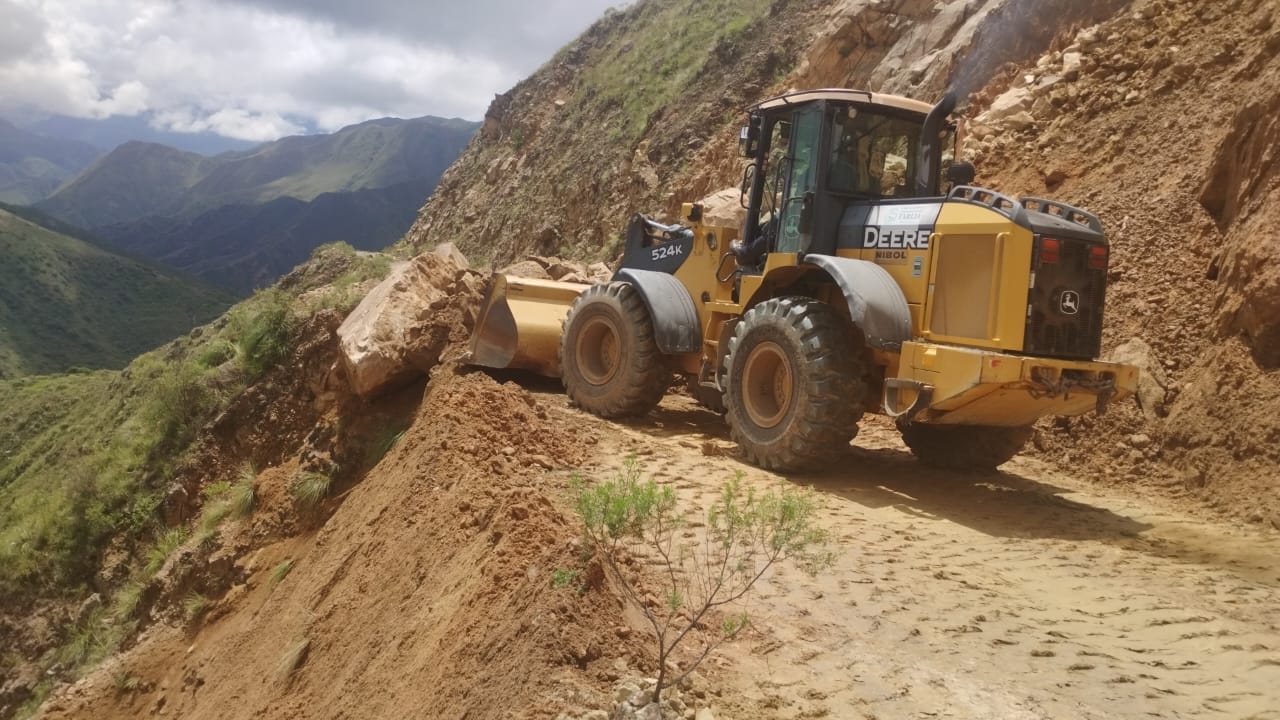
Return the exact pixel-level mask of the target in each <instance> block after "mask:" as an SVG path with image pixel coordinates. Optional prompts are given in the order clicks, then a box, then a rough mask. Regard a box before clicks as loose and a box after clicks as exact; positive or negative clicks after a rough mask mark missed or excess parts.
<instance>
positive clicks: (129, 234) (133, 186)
mask: <svg viewBox="0 0 1280 720" xmlns="http://www.w3.org/2000/svg"><path fill="white" fill-rule="evenodd" d="M478 127H479V123H473V122H467V121H464V120H457V119H452V120H446V119H441V118H435V117H422V118H416V119H413V120H398V119H393V118H384V119H380V120H371V121H368V122H364V123H360V124H358V125H352V126H350V127H347V128H343V129H342V130H340V131H338V132H336V133H333V134H331V135H312V136H298V137H288V138H283V139H281V140H278V141H275V142H271V143H266V144H264V145H261V146H259V147H257V148H254V149H252V150H246V151H242V152H234V153H224V154H222V155H219V156H217V157H213V158H209V157H204V156H202V155H197V154H194V153H187V152H183V151H180V150H176V149H174V148H171V147H167V146H164V145H156V144H154V143H141V142H131V143H125V144H124V145H121V146H120V147H118V148H116V149H115V150H114V151H112V152H111V153H109V154H108V155H106V156H104V157H103V158H101V159H100V160H98V162H96V163H94V164H93V166H92V167H90V168H89V169H88V170H86V171H85V172H84V173H83V174H82V175H80V176H79V177H77V178H76V179H75V180H73V181H71V182H69V183H67V184H66V185H65V186H64V187H63V188H62V189H61V190H59V191H58V192H57V193H56V194H55V195H53V196H52V197H50V198H48V199H46V200H44V201H42V202H40V203H38V205H37V207H38V208H39V209H40V210H41V211H43V212H46V213H48V214H50V215H53V216H55V217H58V218H61V219H63V220H65V221H67V222H71V223H74V224H76V225H80V226H82V227H86V228H89V229H91V230H92V231H93V232H94V233H95V235H98V236H100V237H102V238H103V239H104V240H106V241H108V242H109V243H111V244H112V245H114V246H116V247H119V248H122V249H125V250H127V251H129V252H134V253H138V254H141V255H143V256H145V257H148V258H151V259H153V260H156V261H159V262H162V263H165V264H167V265H169V266H170V267H174V268H177V269H180V270H183V271H186V272H191V273H194V274H196V275H198V276H199V277H202V278H205V279H206V280H209V281H210V282H215V283H218V284H220V285H222V286H223V287H227V288H231V289H234V290H236V291H239V292H245V291H248V290H251V289H253V288H254V287H259V286H262V285H264V284H270V282H271V281H273V280H274V279H275V278H277V277H279V276H280V275H281V274H283V273H284V272H287V271H288V270H289V269H291V268H292V267H293V266H294V265H295V264H297V263H298V262H301V261H302V260H304V259H306V257H307V256H308V255H309V254H310V252H311V250H312V249H314V248H315V247H316V246H318V245H321V244H324V243H326V242H331V241H337V240H343V241H346V242H348V243H350V244H351V245H352V246H354V247H356V248H360V249H377V248H382V247H386V246H387V245H388V244H390V243H392V242H395V241H396V240H397V239H399V238H400V236H401V235H403V234H404V231H405V230H407V229H408V228H409V227H410V225H412V223H413V220H414V217H415V216H416V213H417V210H418V207H419V206H420V205H421V204H422V200H423V198H425V197H427V196H428V195H430V194H431V191H432V190H433V189H434V187H435V185H436V182H437V181H438V180H439V178H440V176H441V175H442V174H443V173H444V171H445V169H446V168H448V167H449V165H450V164H452V163H453V161H454V159H456V158H457V156H458V154H459V153H461V152H462V149H463V148H464V147H465V146H466V144H467V142H468V141H469V140H470V138H471V136H472V135H473V134H474V133H475V130H476V129H477V128H478Z"/></svg>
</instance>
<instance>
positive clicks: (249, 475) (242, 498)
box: [229, 463, 258, 520]
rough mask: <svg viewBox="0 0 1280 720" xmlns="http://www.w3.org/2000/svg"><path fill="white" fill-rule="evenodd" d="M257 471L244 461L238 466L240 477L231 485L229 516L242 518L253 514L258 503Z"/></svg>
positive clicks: (237, 518)
mask: <svg viewBox="0 0 1280 720" xmlns="http://www.w3.org/2000/svg"><path fill="white" fill-rule="evenodd" d="M257 484H258V471H257V470H254V469H253V466H252V465H250V464H248V463H246V464H245V465H244V467H242V468H240V478H239V479H238V480H237V481H236V484H235V485H233V486H232V487H231V497H230V500H229V502H230V505H231V517H233V518H235V519H236V520H243V519H245V518H247V517H249V516H250V515H252V514H253V511H254V508H256V507H257V505H258V488H257Z"/></svg>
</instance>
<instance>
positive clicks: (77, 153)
mask: <svg viewBox="0 0 1280 720" xmlns="http://www.w3.org/2000/svg"><path fill="white" fill-rule="evenodd" d="M101 154H102V151H101V150H99V149H98V148H96V147H93V146H92V145H88V144H85V143H82V142H76V141H74V140H60V139H56V138H51V137H45V136H43V135H37V134H35V133H31V132H27V131H26V130H22V129H20V128H18V127H16V126H14V125H13V124H11V123H9V122H8V121H5V120H0V202H7V203H19V204H25V203H33V202H36V201H37V200H42V199H44V198H46V197H48V196H49V195H52V194H53V192H54V191H55V190H57V189H58V187H59V186H60V185H62V183H64V182H66V181H67V180H69V179H70V178H71V177H73V176H74V175H75V174H76V173H78V172H80V171H81V170H84V169H85V168H86V167H89V164H90V163H92V162H93V161H94V159H95V158H97V157H98V156H99V155H101Z"/></svg>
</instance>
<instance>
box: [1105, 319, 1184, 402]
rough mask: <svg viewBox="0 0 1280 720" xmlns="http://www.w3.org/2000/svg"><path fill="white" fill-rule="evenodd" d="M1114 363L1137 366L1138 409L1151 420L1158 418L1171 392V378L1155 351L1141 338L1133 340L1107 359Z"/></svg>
mask: <svg viewBox="0 0 1280 720" xmlns="http://www.w3.org/2000/svg"><path fill="white" fill-rule="evenodd" d="M1107 359H1108V360H1110V361H1112V362H1118V363H1124V364H1126V365H1135V366H1137V368H1138V370H1139V373H1138V407H1140V408H1142V412H1143V413H1144V414H1146V416H1147V417H1149V418H1155V417H1156V411H1157V409H1158V408H1160V407H1162V406H1163V405H1164V402H1165V398H1166V396H1167V395H1168V391H1169V377H1168V376H1167V375H1165V372H1164V366H1163V365H1161V364H1160V362H1159V361H1158V360H1157V359H1156V356H1155V351H1154V350H1152V349H1151V346H1150V345H1148V344H1147V343H1146V342H1145V341H1143V340H1142V339H1141V338H1133V339H1131V340H1129V341H1127V342H1125V343H1123V344H1121V345H1120V346H1119V347H1117V348H1116V349H1115V350H1113V351H1111V355H1110V357H1108V358H1107Z"/></svg>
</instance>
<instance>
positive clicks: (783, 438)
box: [724, 297, 865, 471]
mask: <svg viewBox="0 0 1280 720" xmlns="http://www.w3.org/2000/svg"><path fill="white" fill-rule="evenodd" d="M854 332H855V330H854V329H853V328H852V327H851V326H850V325H849V323H848V322H847V321H845V320H843V319H842V318H841V317H840V316H839V315H837V314H836V312H835V310H833V309H832V308H831V307H830V306H828V305H827V304H825V303H822V302H820V301H818V300H814V299H811V298H804V297H784V298H775V299H772V300H766V301H765V302H762V303H760V304H759V305H757V306H755V307H754V308H752V309H750V310H748V311H747V313H746V314H745V315H744V316H743V318H742V321H741V322H739V323H738V325H737V327H735V328H734V332H733V337H732V338H730V340H729V353H728V359H727V360H726V362H725V367H726V368H727V371H726V377H725V388H726V389H725V396H724V404H725V407H726V408H727V411H728V412H727V417H728V421H729V428H730V430H731V432H732V435H733V439H734V440H735V441H737V443H738V446H739V447H741V448H742V452H743V455H744V456H745V457H746V459H747V460H748V461H749V462H751V463H753V464H755V465H759V466H760V467H763V468H766V469H769V470H784V471H785V470H806V469H810V468H813V467H814V466H815V465H817V464H819V463H821V462H822V461H824V460H827V459H829V458H831V457H833V456H835V455H837V454H839V453H841V452H843V451H844V450H846V449H847V448H848V446H849V441H850V440H852V439H853V436H854V434H855V433H856V432H857V423H858V420H859V419H861V417H862V401H863V396H864V395H865V387H864V384H863V382H862V380H861V378H862V367H863V362H862V352H861V344H860V343H857V342H855V339H854V335H853V333H854Z"/></svg>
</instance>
